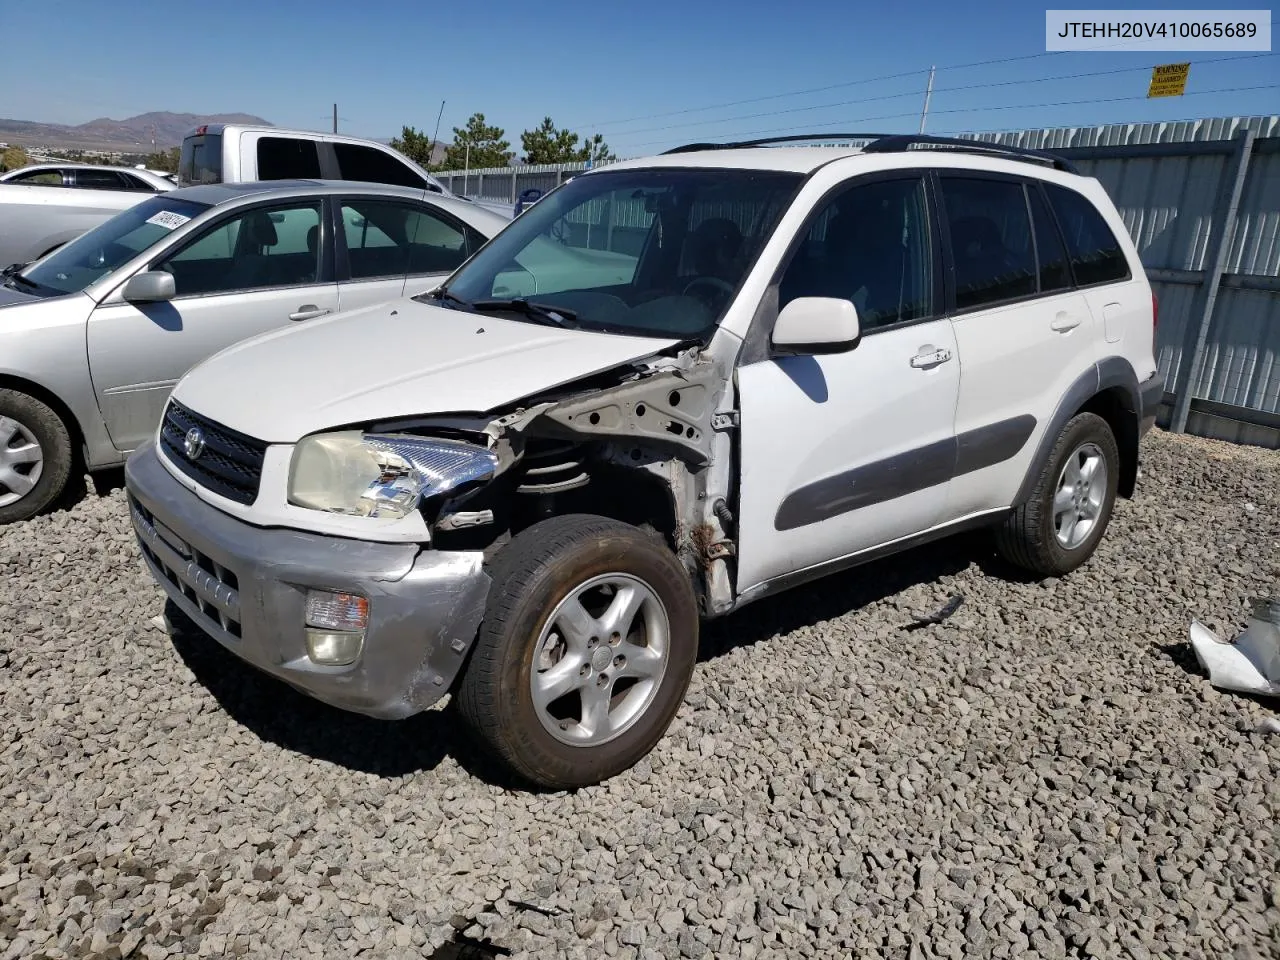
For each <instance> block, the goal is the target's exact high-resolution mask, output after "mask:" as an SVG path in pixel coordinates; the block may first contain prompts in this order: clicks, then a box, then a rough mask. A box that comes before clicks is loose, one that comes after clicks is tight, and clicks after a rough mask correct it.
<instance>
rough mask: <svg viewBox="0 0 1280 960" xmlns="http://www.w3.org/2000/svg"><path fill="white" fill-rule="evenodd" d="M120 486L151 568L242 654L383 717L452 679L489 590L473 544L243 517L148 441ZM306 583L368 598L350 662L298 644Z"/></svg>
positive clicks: (190, 611) (435, 693)
mask: <svg viewBox="0 0 1280 960" xmlns="http://www.w3.org/2000/svg"><path fill="white" fill-rule="evenodd" d="M125 486H126V488H127V490H128V494H129V510H130V514H131V516H132V519H133V526H134V530H135V531H136V533H137V535H138V542H139V545H140V546H141V552H142V556H143V559H144V561H145V562H146V564H147V567H148V568H149V569H150V571H151V574H152V576H154V577H155V578H156V581H157V582H158V583H159V584H160V586H161V587H162V588H164V591H165V593H167V594H168V595H169V597H170V598H171V599H172V600H173V602H174V603H175V604H177V606H178V607H179V608H180V609H181V610H182V611H183V612H184V613H185V614H186V615H187V616H188V617H190V618H191V619H192V620H193V621H194V622H195V623H196V624H198V625H199V626H200V628H201V629H202V630H204V632H205V633H207V634H209V636H211V637H213V638H214V639H215V640H217V641H218V642H219V643H221V644H222V645H223V646H224V647H226V648H227V649H228V650H230V651H231V652H232V653H234V654H235V655H236V656H238V657H240V658H241V659H242V660H245V661H247V662H248V663H250V664H252V665H253V666H255V667H257V668H259V669H261V670H263V671H265V672H267V673H269V674H271V675H273V676H275V677H278V678H280V679H281V680H284V681H285V682H286V683H288V684H290V685H291V686H293V687H295V688H297V689H299V690H301V691H302V692H304V693H307V694H309V695H311V696H313V697H315V698H316V699H318V700H322V701H324V702H325V703H329V704H332V705H333V706H335V707H340V708H342V709H344V710H351V711H354V712H356V713H363V714H366V715H368V716H372V717H379V718H383V719H398V718H401V717H407V716H410V715H412V714H414V713H418V712H420V711H422V710H425V709H426V708H428V707H430V706H431V705H432V704H433V703H435V702H436V701H437V700H439V699H440V697H441V696H443V695H444V693H445V692H446V691H448V689H449V688H450V686H451V685H452V683H453V680H454V678H455V677H456V676H457V674H458V671H459V669H460V668H461V666H462V663H463V661H464V659H465V658H466V655H467V652H468V651H469V650H470V648H471V645H472V643H473V641H474V639H475V635H476V630H477V628H478V627H479V624H480V618H481V616H482V614H483V612H484V605H485V601H486V599H487V598H488V592H489V577H488V575H487V574H486V573H485V572H484V569H483V554H482V553H480V552H478V551H474V552H473V551H467V552H462V551H458V552H442V551H435V550H424V549H422V548H421V547H419V546H418V545H417V544H386V543H369V542H366V541H362V540H350V539H343V538H339V537H332V536H322V535H318V534H310V533H302V532H299V531H296V530H284V529H265V528H261V527H255V526H252V525H250V524H247V523H244V522H243V521H241V520H238V519H236V518H234V517H231V516H228V515H227V514H225V513H223V512H221V511H220V510H217V509H215V508H214V507H212V506H210V505H209V504H207V503H206V502H205V501H203V500H201V499H200V498H199V497H197V496H196V495H195V494H194V493H192V492H191V491H190V490H188V489H187V488H186V487H184V486H183V485H182V484H180V483H179V482H178V481H177V480H175V479H174V478H173V477H172V476H170V474H169V472H168V471H167V470H166V469H165V468H164V466H163V464H161V462H160V460H159V458H158V457H157V455H156V450H155V444H154V442H148V443H147V444H145V445H144V446H142V447H140V448H139V449H138V450H137V451H136V452H134V454H133V455H132V456H131V457H130V458H129V459H128V461H127V462H126V464H125ZM309 587H312V588H317V589H324V590H334V591H339V592H343V593H357V594H360V595H362V596H364V597H367V598H368V600H369V623H368V627H367V628H366V630H365V639H364V647H363V650H362V652H361V655H360V658H359V659H358V660H357V661H356V662H355V663H354V664H352V665H350V666H345V667H332V666H321V665H318V664H315V663H313V662H312V661H311V659H310V658H309V657H308V656H307V643H306V633H305V626H304V622H303V621H304V614H305V608H306V591H307V588H309Z"/></svg>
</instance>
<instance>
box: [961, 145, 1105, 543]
mask: <svg viewBox="0 0 1280 960" xmlns="http://www.w3.org/2000/svg"><path fill="white" fill-rule="evenodd" d="M938 183H939V187H940V190H939V192H940V194H941V200H942V207H943V217H942V221H943V225H944V227H945V228H946V232H947V236H948V250H949V265H950V276H951V282H950V284H949V288H950V289H949V291H948V297H949V303H950V306H951V308H952V312H951V325H952V328H953V330H954V331H955V338H956V346H957V348H958V351H959V357H960V371H961V379H960V399H959V403H958V404H957V407H956V434H957V439H958V455H959V456H958V461H957V465H956V476H955V478H954V479H953V481H952V485H951V492H950V496H949V501H948V505H947V515H948V519H957V518H960V517H965V516H969V515H971V514H974V513H979V512H982V511H986V510H994V509H998V508H1000V507H1005V506H1008V505H1009V504H1010V503H1011V502H1012V501H1013V498H1014V496H1015V494H1016V492H1017V489H1018V487H1019V486H1020V485H1021V483H1022V480H1023V478H1024V476H1025V475H1026V471H1027V469H1028V467H1029V464H1030V461H1031V458H1032V456H1034V454H1035V450H1036V447H1037V445H1038V443H1039V440H1040V436H1041V434H1042V433H1043V432H1044V430H1045V429H1046V428H1047V426H1048V423H1049V420H1050V418H1051V417H1052V415H1053V413H1054V410H1055V409H1056V408H1057V405H1058V402H1059V400H1061V398H1062V397H1063V396H1064V395H1065V394H1066V392H1067V389H1068V387H1069V386H1070V385H1071V383H1072V382H1073V381H1074V380H1075V379H1076V378H1077V377H1079V376H1080V375H1081V374H1082V373H1085V372H1086V371H1088V370H1089V369H1090V368H1091V367H1092V366H1093V364H1094V362H1095V360H1096V358H1097V347H1096V344H1097V341H1098V336H1097V334H1096V330H1095V328H1096V320H1095V318H1094V316H1093V314H1092V313H1091V312H1090V310H1089V304H1088V302H1087V301H1086V300H1085V297H1084V295H1083V294H1081V293H1080V292H1079V291H1078V290H1076V289H1075V288H1074V284H1073V282H1072V278H1071V271H1070V267H1069V266H1068V263H1067V255H1066V250H1065V248H1064V244H1063V241H1062V237H1061V235H1060V233H1059V231H1058V229H1057V226H1056V224H1055V223H1054V222H1053V218H1052V217H1051V216H1049V214H1048V211H1047V209H1046V207H1045V205H1044V201H1043V197H1042V196H1041V194H1040V191H1039V189H1038V185H1037V181H1035V180H1031V179H1023V178H1018V177H1012V176H1005V175H1000V174H988V173H980V172H976V171H942V172H940V173H939V174H938Z"/></svg>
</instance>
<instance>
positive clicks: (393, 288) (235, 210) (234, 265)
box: [0, 180, 509, 524]
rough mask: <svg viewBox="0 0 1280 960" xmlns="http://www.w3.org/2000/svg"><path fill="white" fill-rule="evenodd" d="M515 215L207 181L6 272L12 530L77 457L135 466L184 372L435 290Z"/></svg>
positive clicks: (3, 455) (2, 405)
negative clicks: (236, 348)
mask: <svg viewBox="0 0 1280 960" xmlns="http://www.w3.org/2000/svg"><path fill="white" fill-rule="evenodd" d="M508 222H509V221H508V220H507V219H505V218H503V217H502V216H499V215H497V214H495V213H492V212H490V211H487V210H485V209H483V208H481V207H478V206H477V205H476V204H473V203H467V202H465V201H463V200H459V199H454V198H451V197H442V196H440V195H439V194H434V193H430V192H428V191H426V190H412V189H406V188H402V187H388V186H380V185H377V184H363V183H348V182H335V181H328V182H326V181H278V180H277V181H271V182H270V183H230V184H211V185H206V186H197V187H189V188H186V189H182V190H174V191H170V192H167V193H162V194H157V195H156V196H154V197H150V198H148V199H146V200H144V201H142V202H141V203H139V204H138V205H137V206H134V207H131V208H130V209H128V210H125V211H123V212H122V213H120V214H118V215H116V216H115V217H113V218H112V219H110V220H108V221H107V222H106V223H104V224H102V225H101V226H99V227H96V228H95V229H93V230H90V231H89V232H88V233H86V234H84V235H83V236H81V237H79V238H77V239H76V240H74V241H72V242H71V243H68V244H67V245H66V246H64V247H62V248H60V249H58V250H56V251H54V252H53V253H51V254H49V255H47V256H46V257H43V258H42V259H40V260H37V261H35V262H34V263H32V264H29V265H27V266H26V267H24V268H22V269H21V270H14V271H11V272H8V271H7V272H6V273H5V274H4V275H3V277H2V278H0V282H2V283H3V286H0V524H4V523H11V522H13V521H15V520H22V519H25V518H26V517H29V516H31V515H33V514H35V513H37V512H39V511H40V510H42V509H44V508H45V507H46V506H48V505H49V504H50V503H51V502H53V501H54V500H55V499H57V498H58V497H59V495H60V494H61V493H62V491H63V489H64V488H65V486H66V483H67V480H68V478H69V477H70V475H71V471H72V470H73V469H76V468H81V469H87V470H89V471H94V470H98V469H102V468H106V467H111V466H117V465H119V464H121V463H123V462H124V460H125V458H126V457H127V456H128V454H129V453H130V452H132V451H133V449H134V448H135V447H137V446H138V444H139V443H140V442H142V441H143V440H144V439H145V438H147V437H149V436H151V435H152V434H153V433H154V432H155V430H156V426H157V424H158V423H159V422H160V416H161V413H162V411H163V408H164V404H165V400H166V399H167V398H168V396H169V392H170V390H171V389H172V388H173V386H174V384H176V383H177V381H178V380H179V378H181V377H182V375H183V374H185V373H186V372H187V371H188V370H189V369H191V368H192V367H193V366H195V365H196V364H197V363H199V362H200V361H201V360H203V359H205V358H206V357H208V356H210V355H212V354H214V353H216V352H218V351H219V350H222V349H223V348H225V347H228V346H230V345H232V344H233V343H236V342H238V341H240V340H244V339H246V338H248V337H252V336H255V335H257V334H260V333H264V332H267V331H269V330H272V329H274V328H278V327H286V326H289V325H290V324H294V323H304V322H308V321H312V322H314V321H316V320H317V319H318V318H321V317H324V316H325V315H327V314H330V313H336V312H337V311H339V310H344V311H346V310H351V309H354V308H358V307H362V306H369V305H372V304H376V303H381V302H383V301H386V300H391V299H394V298H397V297H401V296H404V295H413V294H415V293H420V292H425V291H426V290H429V289H430V288H432V287H434V286H436V285H437V284H438V282H439V281H440V280H441V279H443V278H445V277H447V276H448V275H449V274H450V273H452V272H453V270H454V269H455V268H457V267H458V266H460V265H461V264H462V263H463V262H464V261H465V260H467V259H468V258H469V257H470V256H471V254H472V253H474V252H475V251H476V250H477V249H478V248H479V247H480V246H481V245H482V244H484V243H485V242H486V241H487V240H488V239H489V238H490V237H492V236H494V235H495V234H496V233H497V232H498V231H499V230H501V229H502V228H503V227H504V226H506V224H507V223H508ZM369 346H370V349H392V350H394V349H395V344H377V343H371V344H370V345H369ZM270 387H271V385H270V384H269V383H262V384H239V385H237V389H242V390H263V389H270ZM228 469H234V464H230V465H228Z"/></svg>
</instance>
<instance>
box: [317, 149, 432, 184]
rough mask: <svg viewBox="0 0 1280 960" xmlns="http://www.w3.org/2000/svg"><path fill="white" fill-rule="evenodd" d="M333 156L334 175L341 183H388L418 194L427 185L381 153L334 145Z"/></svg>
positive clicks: (403, 166)
mask: <svg viewBox="0 0 1280 960" xmlns="http://www.w3.org/2000/svg"><path fill="white" fill-rule="evenodd" d="M333 152H334V154H335V155H336V156H337V158H338V172H339V176H341V178H342V179H343V180H356V181H360V182H363V183H388V184H392V185H394V186H397V187H415V188H417V189H419V190H421V189H423V188H424V187H426V185H427V182H426V181H425V180H424V179H423V178H422V177H421V176H419V175H418V174H417V173H414V171H413V170H411V169H410V168H409V167H408V166H406V165H405V164H403V163H401V162H400V161H399V160H397V159H396V158H395V157H393V156H392V155H391V154H389V153H383V152H382V151H381V150H375V149H373V148H372V147H362V146H360V145H358V144H354V143H335V144H334V145H333Z"/></svg>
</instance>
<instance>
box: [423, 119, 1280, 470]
mask: <svg viewBox="0 0 1280 960" xmlns="http://www.w3.org/2000/svg"><path fill="white" fill-rule="evenodd" d="M963 136H965V137H969V138H981V139H984V140H996V141H999V142H1001V143H1006V144H1010V145H1014V146H1020V147H1030V148H1036V149H1047V150H1053V151H1054V152H1056V153H1060V154H1062V155H1063V156H1066V157H1068V158H1070V159H1071V160H1072V161H1073V162H1075V163H1076V164H1077V165H1078V166H1079V168H1080V169H1081V171H1082V172H1083V173H1086V174H1088V175H1091V176H1095V177H1097V178H1098V180H1099V181H1101V183H1102V185H1103V186H1104V187H1105V188H1106V190H1107V192H1108V193H1109V194H1110V195H1111V197H1112V199H1113V200H1114V201H1115V203H1116V206H1117V207H1118V208H1119V209H1120V213H1121V215H1122V216H1123V217H1124V222H1125V224H1126V226H1128V228H1129V232H1130V234H1131V236H1132V237H1133V239H1134V242H1135V243H1136V244H1137V247H1138V251H1139V253H1140V254H1141V256H1142V261H1143V264H1144V265H1145V266H1146V269H1147V274H1148V276H1149V277H1150V278H1151V281H1152V285H1153V287H1154V288H1155V292H1156V295H1157V297H1158V298H1159V302H1160V325H1159V328H1158V331H1157V337H1156V347H1157V352H1158V356H1157V358H1158V360H1159V363H1160V370H1161V372H1162V373H1163V374H1164V377H1165V384H1166V395H1165V400H1166V410H1165V411H1164V414H1163V417H1162V425H1165V426H1168V427H1170V428H1171V429H1174V430H1176V431H1179V432H1181V431H1182V430H1184V429H1185V430H1187V431H1188V432H1191V433H1196V434H1200V435H1205V436H1215V437H1222V438H1224V439H1232V440H1238V441H1243V442H1250V443H1260V444H1263V445H1265V446H1269V447H1280V116H1270V117H1223V118H1211V119H1204V120H1194V121H1184V122H1178V123H1151V124H1110V125H1107V126H1098V127H1061V128H1048V129H1040V130H1017V131H999V132H991V133H971V134H964V135H963ZM780 149H785V148H780ZM585 169H586V164H584V163H572V164H553V165H546V166H526V167H513V168H504V169H489V170H471V171H468V172H465V173H464V172H461V171H453V172H448V171H446V172H443V173H436V174H435V175H436V176H438V177H439V178H440V179H441V181H442V182H443V183H444V184H445V185H446V186H448V187H449V189H451V190H453V191H455V192H457V193H461V194H464V195H466V196H473V197H482V198H484V199H487V200H493V201H499V202H514V201H515V199H516V198H517V197H518V196H519V194H520V193H521V192H522V191H524V190H527V189H529V188H538V189H540V190H542V191H544V192H545V191H547V190H549V189H551V188H553V187H555V186H557V185H558V184H560V183H562V182H563V181H564V180H566V179H568V178H569V177H571V176H573V175H574V174H577V173H581V172H582V171H583V170H585Z"/></svg>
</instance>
